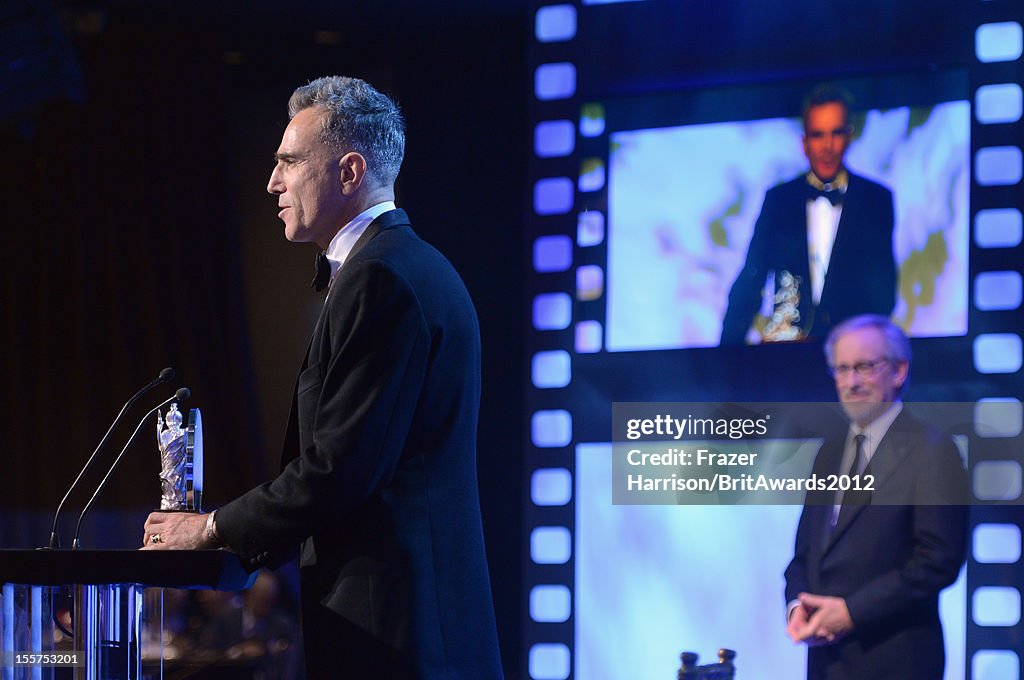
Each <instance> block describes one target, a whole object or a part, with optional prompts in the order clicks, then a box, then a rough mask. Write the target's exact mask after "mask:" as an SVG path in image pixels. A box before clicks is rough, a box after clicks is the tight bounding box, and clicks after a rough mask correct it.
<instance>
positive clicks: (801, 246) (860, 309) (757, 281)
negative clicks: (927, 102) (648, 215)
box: [721, 86, 896, 345]
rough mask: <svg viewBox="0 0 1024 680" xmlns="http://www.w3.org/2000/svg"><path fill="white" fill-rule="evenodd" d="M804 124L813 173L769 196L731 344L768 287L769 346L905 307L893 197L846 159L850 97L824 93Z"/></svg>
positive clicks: (731, 314) (742, 336)
mask: <svg viewBox="0 0 1024 680" xmlns="http://www.w3.org/2000/svg"><path fill="white" fill-rule="evenodd" d="M803 122H804V137H803V147H804V154H805V155H806V156H807V160H808V162H809V163H810V170H809V171H808V172H807V173H806V174H804V175H800V176H799V177H796V178H795V179H793V180H790V181H788V182H785V183H783V184H780V185H778V186H776V187H773V188H771V189H769V190H768V192H767V193H766V194H765V197H764V204H763V205H762V206H761V214H760V215H759V216H758V218H757V222H756V224H755V225H754V233H753V236H752V237H751V239H750V246H749V248H748V250H747V258H746V261H745V263H744V265H743V269H742V270H741V271H740V273H739V276H737V277H736V280H735V282H734V283H733V285H732V289H731V290H730V292H729V300H728V307H727V308H726V313H725V318H724V320H723V321H722V336H721V344H722V345H740V344H743V343H744V342H745V341H746V339H747V335H748V332H749V331H750V329H751V325H752V324H753V322H754V319H755V314H756V313H757V312H758V310H759V309H760V308H761V305H762V291H763V290H764V289H765V287H766V283H767V284H768V286H767V287H768V291H769V293H768V294H769V296H771V297H772V306H773V313H772V314H771V315H770V317H769V319H768V320H767V321H766V322H765V324H764V325H763V327H759V328H758V334H759V335H760V337H761V342H777V341H787V340H789V341H791V340H801V339H803V338H807V337H811V338H824V337H825V336H826V335H828V331H829V330H830V329H831V328H832V327H833V326H835V325H836V324H838V323H839V322H841V321H842V320H843V319H848V318H850V317H851V316H855V315H857V314H882V315H885V316H888V315H889V314H890V313H892V310H893V307H894V306H895V303H896V262H895V259H894V258H893V251H892V245H893V244H892V235H893V198H892V193H891V192H890V191H889V190H888V189H886V188H885V187H883V186H882V185H880V184H876V183H875V182H872V181H870V180H868V179H865V178H863V177H860V176H858V175H855V174H853V173H851V172H850V171H849V170H847V169H846V167H845V166H844V165H843V158H844V156H845V154H846V150H847V148H848V147H849V145H850V139H851V136H852V134H853V128H852V126H851V125H850V113H849V105H848V99H847V97H846V96H845V95H844V94H843V93H842V92H841V91H840V90H837V89H834V88H830V87H826V86H822V87H819V88H817V89H815V90H814V91H813V92H812V93H811V94H810V95H809V96H808V98H807V100H806V102H805V103H804V109H803Z"/></svg>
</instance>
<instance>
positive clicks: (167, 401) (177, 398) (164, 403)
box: [71, 387, 192, 550]
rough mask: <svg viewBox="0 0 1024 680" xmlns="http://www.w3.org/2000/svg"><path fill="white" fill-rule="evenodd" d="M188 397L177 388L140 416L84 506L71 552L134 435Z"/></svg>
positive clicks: (190, 393)
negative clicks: (86, 514) (169, 395)
mask: <svg viewBox="0 0 1024 680" xmlns="http://www.w3.org/2000/svg"><path fill="white" fill-rule="evenodd" d="M190 396H192V390H190V389H189V388H187V387H181V388H178V391H177V392H175V393H174V396H172V397H169V398H167V399H165V400H163V401H162V402H160V403H159V404H157V405H156V406H154V407H153V408H151V409H149V410H148V411H146V415H144V416H142V419H141V420H139V424H138V425H137V426H136V427H135V431H134V432H132V436H131V437H128V443H127V444H125V445H124V448H123V449H121V453H119V454H117V458H115V459H114V463H113V465H111V466H110V469H109V470H107V474H106V476H105V477H104V478H103V480H102V481H101V482H100V484H99V486H97V487H96V492H95V493H93V495H92V498H90V499H89V502H88V503H86V504H85V507H84V508H83V509H82V514H81V515H79V516H78V524H77V525H75V538H74V540H73V541H72V542H71V549H72V550H78V548H79V547H80V545H79V543H78V535H79V534H80V533H82V520H84V519H85V513H87V512H89V508H91V507H92V504H93V503H94V502H95V501H96V498H97V497H99V495H100V492H101V491H103V488H104V487H105V486H106V485H107V480H109V479H110V476H111V475H112V474H114V470H116V469H117V466H118V464H119V463H120V462H121V458H122V457H123V456H124V453H125V451H127V450H128V447H129V446H131V445H132V442H133V441H135V437H136V435H138V434H139V430H141V429H142V426H143V425H145V424H146V420H147V419H148V418H149V417H150V416H151V415H153V414H154V413H156V412H157V411H158V410H160V409H162V408H163V407H164V406H167V405H168V404H170V403H171V402H172V401H178V402H184V401H188V398H189V397H190Z"/></svg>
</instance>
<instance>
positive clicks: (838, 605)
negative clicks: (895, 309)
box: [785, 315, 967, 680]
mask: <svg viewBox="0 0 1024 680" xmlns="http://www.w3.org/2000/svg"><path fill="white" fill-rule="evenodd" d="M825 349H826V356H827V357H828V362H829V368H830V369H831V371H832V374H833V376H834V377H835V386H836V393H837V394H838V396H839V400H840V402H841V403H842V407H843V411H844V412H845V414H846V416H847V418H848V419H849V427H848V428H847V429H846V431H844V432H842V433H839V434H838V435H837V436H834V437H832V438H828V439H826V440H825V443H824V444H823V445H822V448H821V451H820V452H819V454H818V457H817V459H816V460H815V462H814V473H815V474H817V475H818V476H822V477H823V476H827V475H849V476H851V477H852V476H854V475H857V476H859V478H860V479H861V480H868V479H870V486H871V490H870V491H865V490H854V487H853V486H851V487H848V488H849V490H847V491H845V492H844V491H821V492H811V493H809V494H808V497H807V502H806V504H805V506H804V509H803V513H802V514H801V516H800V523H799V525H798V526H797V534H796V546H795V551H794V556H793V560H792V561H791V562H790V564H789V566H788V568H787V569H786V573H785V576H786V599H787V602H788V605H787V606H788V611H787V625H786V632H787V634H788V635H789V637H790V638H791V639H792V640H793V641H794V642H802V643H806V644H807V645H809V649H808V654H807V677H808V679H809V680H859V679H861V678H872V680H905V679H906V678H915V680H941V678H942V675H943V668H944V665H945V654H944V651H943V635H942V624H941V622H940V619H939V592H940V591H941V590H942V589H944V588H946V587H947V586H949V585H950V584H952V583H953V582H954V581H955V580H956V578H957V575H958V573H959V571H960V567H961V565H962V564H963V561H964V557H965V551H966V538H967V509H966V507H965V506H964V505H963V503H965V502H966V498H967V478H966V472H965V471H964V469H963V465H962V463H961V459H960V455H959V453H958V451H957V449H956V446H955V445H954V444H953V442H952V440H951V439H950V438H949V437H948V436H947V435H945V434H943V433H941V432H939V431H937V430H935V429H933V428H931V427H930V426H928V425H926V424H925V423H924V422H922V421H921V420H918V419H917V418H915V417H914V416H913V415H911V414H910V413H909V412H908V409H907V408H906V407H905V406H904V404H903V402H902V400H901V394H902V392H903V390H904V388H905V386H906V384H907V381H908V379H909V376H910V342H909V341H908V340H907V337H906V336H905V335H904V334H903V332H902V331H901V330H900V329H899V327H897V326H896V325H894V324H893V323H892V322H890V321H889V320H888V319H886V318H885V317H882V316H877V315H863V316H857V317H854V318H852V319H849V320H847V321H845V322H844V323H842V324H840V325H839V326H837V327H836V328H835V329H834V330H833V331H832V333H831V334H830V335H829V337H828V340H827V342H826V347H825Z"/></svg>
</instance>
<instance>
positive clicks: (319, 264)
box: [309, 250, 331, 293]
mask: <svg viewBox="0 0 1024 680" xmlns="http://www.w3.org/2000/svg"><path fill="white" fill-rule="evenodd" d="M330 283H331V261H330V260H328V259H327V253H325V252H324V251H322V250H318V251H317V253H316V275H315V276H314V277H313V280H312V281H310V282H309V286H310V287H311V288H313V289H314V290H315V291H316V292H318V293H319V292H320V291H322V290H323V289H324V288H326V287H327V286H328V285H329V284H330Z"/></svg>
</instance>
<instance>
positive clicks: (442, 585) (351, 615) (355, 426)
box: [145, 76, 502, 678]
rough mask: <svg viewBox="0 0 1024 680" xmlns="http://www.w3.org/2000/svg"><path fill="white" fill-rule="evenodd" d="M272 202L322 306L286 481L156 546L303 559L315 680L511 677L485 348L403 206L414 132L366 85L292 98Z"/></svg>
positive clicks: (450, 276)
mask: <svg viewBox="0 0 1024 680" xmlns="http://www.w3.org/2000/svg"><path fill="white" fill-rule="evenodd" d="M288 110H289V116H290V118H291V122H290V123H289V124H288V126H287V128H286V129H285V131H284V136H283V139H282V141H281V145H280V147H279V148H278V150H277V153H276V154H275V159H276V165H275V166H274V170H273V172H272V173H271V176H270V182H269V184H268V185H267V190H268V191H269V192H270V193H271V194H274V195H275V196H277V199H278V206H279V207H280V209H281V211H280V213H279V215H278V216H279V217H280V219H281V220H282V221H283V222H284V231H285V236H286V237H287V238H288V240H290V241H293V242H302V243H315V244H317V246H319V248H320V249H321V251H322V252H320V253H318V257H317V262H318V276H317V279H316V281H315V284H316V286H317V288H318V290H319V289H320V288H327V290H328V293H327V298H326V301H325V303H324V307H323V310H322V312H321V314H320V318H319V320H318V321H317V324H316V327H315V329H314V331H313V337H312V339H311V341H310V345H309V349H308V351H307V354H306V357H305V359H304V361H303V364H302V370H301V372H300V373H299V376H298V380H297V384H296V388H295V393H294V396H293V400H292V409H291V416H290V419H289V423H288V429H287V436H286V442H285V448H284V451H283V454H282V468H281V472H280V474H279V475H278V476H277V478H275V479H274V480H272V481H270V482H267V483H265V484H263V485H261V486H258V487H256V488H254V489H252V490H251V491H249V492H248V493H246V494H244V495H242V496H241V497H239V498H237V499H235V500H234V501H232V502H230V503H228V504H227V505H225V506H223V507H221V508H220V509H219V510H217V511H216V512H215V513H213V514H210V515H206V516H198V515H192V514H188V513H174V514H168V513H153V514H152V515H150V517H149V519H148V520H147V521H146V525H145V542H146V543H145V547H146V548H147V549H167V548H170V549H187V550H191V549H209V548H217V547H226V548H227V549H229V550H232V551H234V552H237V553H238V554H239V555H240V556H241V557H242V558H243V560H245V561H247V562H248V564H249V566H250V567H251V568H252V569H257V568H260V567H262V566H266V565H273V564H276V563H280V562H283V561H285V560H286V559H288V558H289V557H291V556H292V555H293V554H294V553H295V552H296V551H297V550H298V551H299V563H300V568H301V574H302V609H303V611H302V617H303V634H304V638H305V646H306V664H307V670H308V672H309V674H310V677H317V678H370V677H376V678H392V677H396V678H397V677H403V678H406V677H408V678H413V677H415V678H456V677H459V678H463V677H466V678H469V677H472V678H500V677H501V673H502V672H501V665H500V661H499V657H498V645H497V633H496V628H495V621H494V612H493V605H492V602H491V590H490V582H489V577H488V572H487V563H486V558H485V554H484V542H483V530H482V526H481V518H480V505H479V496H478V488H477V473H476V426H477V415H478V410H479V397H480V339H479V330H478V325H477V318H476V312H475V310H474V308H473V304H472V302H471V300H470V298H469V295H468V293H467V291H466V288H465V286H464V285H463V282H462V280H461V279H460V278H459V275H458V274H457V273H456V272H455V270H454V269H453V268H452V266H451V264H450V263H449V262H448V261H447V260H446V259H445V258H444V257H443V256H442V255H441V254H440V253H439V252H437V251H436V250H435V249H434V248H432V247H431V246H430V245H428V244H427V243H425V242H424V241H422V240H421V239H420V238H419V237H418V236H417V235H416V234H415V232H414V231H413V230H412V226H411V223H410V220H409V216H408V215H406V213H405V212H404V211H403V210H400V209H398V208H397V207H396V205H395V193H394V182H395V178H396V177H397V175H398V171H399V167H400V166H401V163H402V158H403V154H404V144H405V126H404V121H403V119H402V115H401V113H400V111H399V109H398V107H397V106H396V105H395V103H394V102H393V101H392V100H391V99H390V98H388V97H387V96H386V95H384V94H381V93H380V92H378V91H377V90H375V89H374V88H373V87H371V86H370V85H369V84H367V83H366V82H363V81H361V80H358V79H355V78H346V77H337V76H335V77H326V78H320V79H318V80H315V81H313V82H311V83H310V84H308V85H305V86H302V87H299V88H298V89H296V90H295V92H294V94H293V95H292V97H291V99H290V101H289V103H288Z"/></svg>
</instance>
